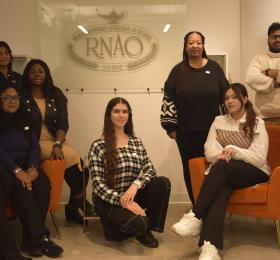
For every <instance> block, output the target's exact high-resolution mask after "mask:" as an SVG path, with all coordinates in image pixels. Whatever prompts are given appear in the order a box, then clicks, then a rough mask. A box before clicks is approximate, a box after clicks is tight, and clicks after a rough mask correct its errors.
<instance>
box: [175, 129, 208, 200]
mask: <svg viewBox="0 0 280 260" xmlns="http://www.w3.org/2000/svg"><path fill="white" fill-rule="evenodd" d="M207 135H208V132H207V131H178V132H177V140H176V141H177V145H178V148H179V152H180V156H181V160H182V164H183V171H184V180H185V185H186V188H187V190H188V194H189V198H190V200H191V202H192V204H194V198H193V191H192V183H191V177H190V171H189V164H188V162H189V160H190V159H192V158H196V157H201V156H204V143H205V141H206V139H207Z"/></svg>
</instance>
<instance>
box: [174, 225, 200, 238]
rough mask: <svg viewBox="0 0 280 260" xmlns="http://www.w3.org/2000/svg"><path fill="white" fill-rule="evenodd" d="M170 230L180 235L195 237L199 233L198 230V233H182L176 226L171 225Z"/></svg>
mask: <svg viewBox="0 0 280 260" xmlns="http://www.w3.org/2000/svg"><path fill="white" fill-rule="evenodd" d="M171 230H172V231H173V232H174V233H176V234H177V235H179V236H181V237H197V236H199V235H200V232H199V233H189V234H184V233H181V232H179V231H177V230H176V228H174V227H171Z"/></svg>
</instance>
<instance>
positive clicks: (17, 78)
mask: <svg viewBox="0 0 280 260" xmlns="http://www.w3.org/2000/svg"><path fill="white" fill-rule="evenodd" d="M21 78H22V76H21V75H20V74H19V73H17V72H15V71H9V72H8V78H7V79H6V78H5V76H4V75H3V74H2V73H1V72H0V88H1V87H2V85H3V84H5V85H7V83H8V82H11V83H13V85H16V86H17V87H18V89H21Z"/></svg>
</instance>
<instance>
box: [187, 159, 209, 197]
mask: <svg viewBox="0 0 280 260" xmlns="http://www.w3.org/2000/svg"><path fill="white" fill-rule="evenodd" d="M208 165H209V164H208V162H207V161H206V159H205V157H197V158H193V159H191V160H189V170H190V176H191V183H192V189H193V196H194V199H195V200H196V199H197V197H198V194H199V191H200V189H201V186H202V183H203V181H204V177H205V175H204V172H205V171H206V169H207V168H208Z"/></svg>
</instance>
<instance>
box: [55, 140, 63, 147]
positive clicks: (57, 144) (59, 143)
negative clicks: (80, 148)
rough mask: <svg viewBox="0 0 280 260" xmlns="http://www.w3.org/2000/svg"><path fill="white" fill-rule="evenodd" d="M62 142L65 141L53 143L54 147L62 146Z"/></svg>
mask: <svg viewBox="0 0 280 260" xmlns="http://www.w3.org/2000/svg"><path fill="white" fill-rule="evenodd" d="M62 144H63V142H61V141H55V142H54V143H53V147H55V146H58V147H60V148H61V147H62Z"/></svg>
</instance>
